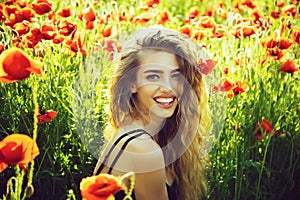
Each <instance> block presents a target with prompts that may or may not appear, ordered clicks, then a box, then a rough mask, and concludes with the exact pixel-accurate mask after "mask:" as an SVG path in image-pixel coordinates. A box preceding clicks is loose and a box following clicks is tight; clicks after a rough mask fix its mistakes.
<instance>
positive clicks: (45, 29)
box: [41, 25, 57, 40]
mask: <svg viewBox="0 0 300 200" xmlns="http://www.w3.org/2000/svg"><path fill="white" fill-rule="evenodd" d="M41 33H42V36H43V39H44V40H53V39H54V38H55V36H56V35H57V33H56V31H55V30H54V28H53V26H48V25H43V26H42V30H41Z"/></svg>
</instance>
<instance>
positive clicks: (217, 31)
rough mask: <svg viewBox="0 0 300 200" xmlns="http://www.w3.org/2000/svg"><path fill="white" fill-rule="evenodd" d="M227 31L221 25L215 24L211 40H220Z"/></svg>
mask: <svg viewBox="0 0 300 200" xmlns="http://www.w3.org/2000/svg"><path fill="white" fill-rule="evenodd" d="M227 32H228V30H227V29H226V27H225V26H224V25H222V24H217V25H216V27H214V28H213V30H212V36H211V38H222V37H224V36H226V35H227Z"/></svg>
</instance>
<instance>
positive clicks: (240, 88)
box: [232, 81, 249, 96]
mask: <svg viewBox="0 0 300 200" xmlns="http://www.w3.org/2000/svg"><path fill="white" fill-rule="evenodd" d="M248 90H249V86H248V84H247V83H245V82H242V81H236V82H235V87H234V88H233V89H232V91H233V93H234V95H235V96H236V95H238V94H241V93H244V92H247V91H248Z"/></svg>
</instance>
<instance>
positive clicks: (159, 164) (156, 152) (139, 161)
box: [128, 137, 165, 173]
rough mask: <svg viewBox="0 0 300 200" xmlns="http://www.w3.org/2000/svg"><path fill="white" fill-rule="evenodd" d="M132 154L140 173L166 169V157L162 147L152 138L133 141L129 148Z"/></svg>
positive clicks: (134, 163) (136, 168)
mask: <svg viewBox="0 0 300 200" xmlns="http://www.w3.org/2000/svg"><path fill="white" fill-rule="evenodd" d="M128 151H129V152H130V153H131V154H132V156H131V160H132V164H133V166H134V168H135V170H134V171H136V172H138V173H143V172H150V171H156V170H159V169H164V168H165V164H164V156H163V152H162V150H161V148H160V146H159V145H158V144H157V143H156V142H155V141H154V140H152V139H151V138H150V137H148V138H146V137H141V138H136V139H135V140H133V141H132V142H131V143H130V145H129V146H128Z"/></svg>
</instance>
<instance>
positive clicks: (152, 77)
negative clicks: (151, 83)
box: [146, 73, 181, 80]
mask: <svg viewBox="0 0 300 200" xmlns="http://www.w3.org/2000/svg"><path fill="white" fill-rule="evenodd" d="M180 77H181V74H180V73H175V74H172V75H171V78H175V79H179V78H180ZM146 78H147V79H148V80H157V79H159V78H160V76H159V75H157V74H151V75H148V76H147V77H146Z"/></svg>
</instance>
